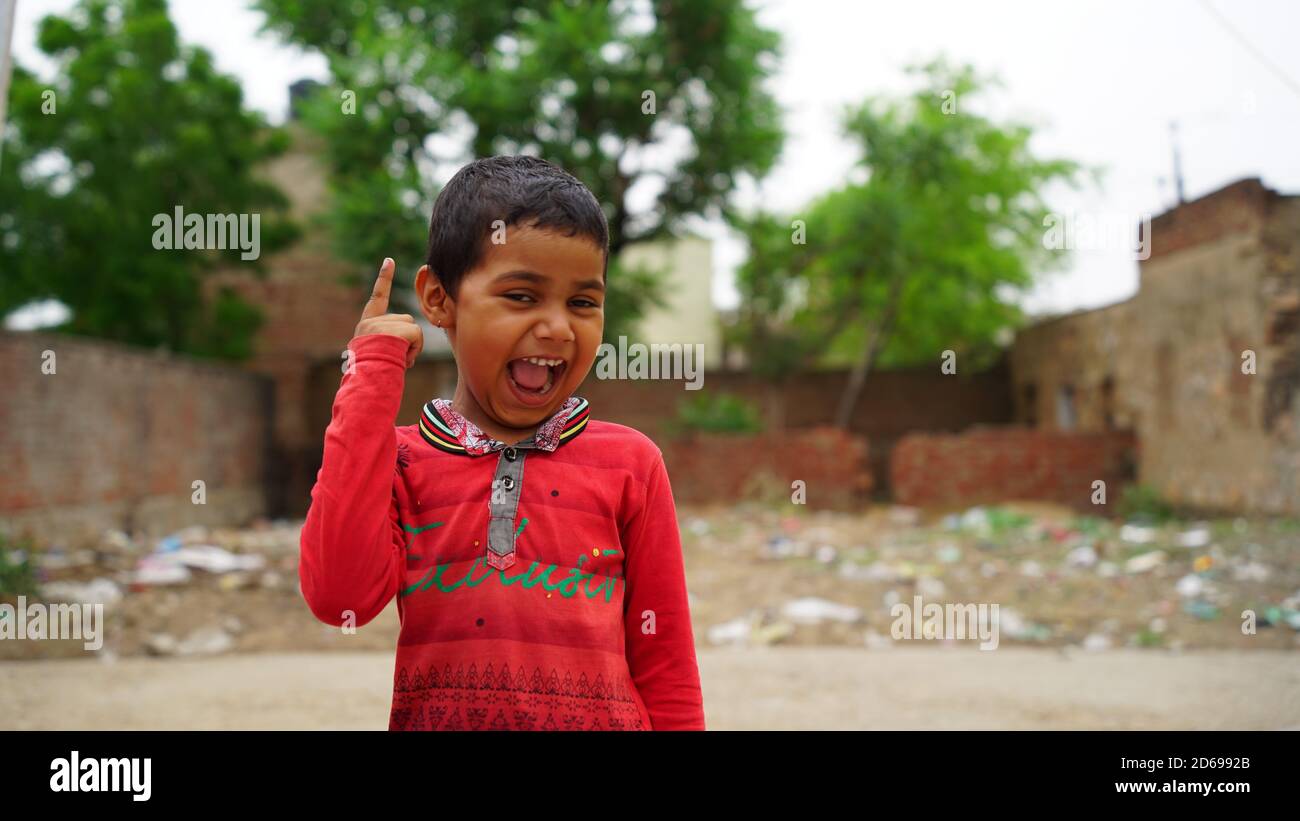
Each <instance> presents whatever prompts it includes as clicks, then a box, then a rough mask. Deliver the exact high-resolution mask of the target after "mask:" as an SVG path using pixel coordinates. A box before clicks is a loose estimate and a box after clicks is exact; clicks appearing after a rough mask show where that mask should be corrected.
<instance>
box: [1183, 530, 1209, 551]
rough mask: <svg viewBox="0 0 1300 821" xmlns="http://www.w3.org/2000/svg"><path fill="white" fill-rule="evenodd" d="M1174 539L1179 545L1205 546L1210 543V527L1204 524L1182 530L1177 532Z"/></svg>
mask: <svg viewBox="0 0 1300 821" xmlns="http://www.w3.org/2000/svg"><path fill="white" fill-rule="evenodd" d="M1176 541H1177V543H1178V546H1179V547H1192V548H1196V547H1205V546H1206V545H1208V544H1209V543H1210V529H1209V528H1208V527H1205V526H1204V525H1199V526H1197V527H1194V528H1192V529H1190V530H1184V531H1183V532H1182V533H1179V534H1178V537H1177V539H1176Z"/></svg>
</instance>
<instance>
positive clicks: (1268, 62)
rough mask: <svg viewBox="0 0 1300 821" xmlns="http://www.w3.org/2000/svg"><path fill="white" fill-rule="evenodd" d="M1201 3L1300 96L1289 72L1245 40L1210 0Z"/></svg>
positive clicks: (1263, 64)
mask: <svg viewBox="0 0 1300 821" xmlns="http://www.w3.org/2000/svg"><path fill="white" fill-rule="evenodd" d="M1201 5H1202V6H1204V7H1205V10H1206V11H1208V12H1209V13H1210V15H1211V16H1212V17H1213V18H1214V20H1215V22H1217V23H1218V24H1219V25H1220V26H1222V27H1223V30H1224V31H1226V32H1228V34H1230V35H1231V36H1232V38H1233V39H1234V40H1236V41H1237V42H1238V43H1240V44H1241V47H1242V48H1244V49H1246V51H1248V52H1250V54H1251V56H1252V57H1254V58H1255V59H1256V60H1258V61H1259V63H1260V65H1262V66H1264V67H1265V68H1267V69H1268V70H1269V71H1271V72H1273V74H1274V75H1276V76H1277V78H1278V79H1279V80H1281V81H1282V82H1283V84H1285V85H1286V87H1287V88H1289V89H1291V91H1292V92H1293V93H1294V94H1295V95H1296V96H1297V97H1300V83H1298V82H1296V81H1295V80H1294V79H1292V78H1291V76H1290V75H1289V74H1287V73H1286V72H1285V71H1283V70H1282V67H1281V66H1279V65H1278V64H1277V63H1274V62H1273V61H1272V60H1271V59H1269V57H1268V55H1267V54H1265V53H1264V52H1262V51H1260V50H1259V49H1258V48H1256V47H1255V44H1254V43H1252V42H1250V41H1249V40H1247V39H1246V36H1245V35H1244V34H1242V33H1241V31H1240V30H1238V29H1237V27H1236V26H1234V25H1233V24H1232V22H1231V21H1229V20H1228V18H1226V17H1224V16H1223V15H1222V14H1221V13H1220V12H1219V10H1218V9H1216V8H1215V7H1214V6H1213V5H1211V3H1210V0H1201Z"/></svg>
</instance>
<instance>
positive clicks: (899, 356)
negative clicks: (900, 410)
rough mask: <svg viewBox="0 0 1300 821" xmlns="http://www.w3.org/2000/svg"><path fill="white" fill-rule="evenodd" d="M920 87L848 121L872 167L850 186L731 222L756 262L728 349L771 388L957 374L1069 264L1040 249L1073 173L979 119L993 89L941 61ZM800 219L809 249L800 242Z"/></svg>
mask: <svg viewBox="0 0 1300 821" xmlns="http://www.w3.org/2000/svg"><path fill="white" fill-rule="evenodd" d="M912 72H913V73H914V74H917V75H919V76H920V79H921V80H922V84H921V87H920V88H919V89H918V90H917V91H916V92H915V93H914V94H912V95H910V96H908V97H905V98H903V99H892V100H891V99H870V100H868V101H866V102H865V103H863V104H861V105H859V106H856V107H852V108H850V109H849V110H847V111H846V112H845V114H844V119H843V128H844V133H845V134H846V136H848V137H849V138H851V139H852V140H854V141H855V142H856V143H858V145H859V146H860V147H861V150H862V156H861V159H860V161H859V163H858V168H856V169H855V170H854V172H853V174H851V175H850V180H851V181H850V182H848V183H846V184H845V185H844V186H842V187H841V188H838V189H836V190H834V191H831V192H829V193H827V194H824V195H822V196H819V197H817V198H816V199H814V200H813V201H812V202H810V203H808V205H807V206H806V207H805V208H803V209H801V210H800V211H798V212H796V213H794V214H789V215H776V214H772V213H767V212H762V213H758V214H755V215H750V216H747V217H745V218H742V219H738V220H737V221H736V225H737V226H738V227H739V228H740V230H741V231H742V232H743V233H744V235H745V236H746V238H747V240H748V242H749V245H750V253H749V258H748V260H747V261H746V263H745V264H744V265H742V266H741V268H740V269H739V271H738V274H737V280H738V282H737V286H738V289H739V290H740V293H741V297H742V304H741V310H740V312H739V323H738V326H737V328H736V329H735V330H734V331H733V339H736V340H737V341H739V342H740V343H741V344H742V345H744V347H745V348H746V350H747V352H748V354H749V359H750V361H751V362H753V363H754V364H755V366H756V368H758V369H759V370H760V371H761V372H764V373H765V375H767V376H769V377H770V378H774V379H775V378H778V377H779V376H781V375H783V374H786V373H789V372H790V371H792V370H797V369H801V368H807V367H814V366H819V365H820V366H832V365H843V364H845V363H848V362H852V363H854V364H855V365H858V366H860V367H861V368H862V370H863V371H864V372H865V371H866V370H868V369H869V368H870V367H871V366H872V365H874V364H876V363H877V362H878V363H879V364H881V365H886V366H908V365H920V364H935V363H937V361H938V357H939V354H940V352H941V351H944V350H948V349H951V350H954V351H956V352H957V354H958V357H959V360H960V362H961V363H962V367H963V368H966V367H972V366H976V367H977V366H979V365H980V364H981V363H983V362H987V361H989V360H990V359H991V358H992V357H993V356H994V355H995V354H996V351H997V344H996V340H997V337H998V335H999V334H1000V333H1001V332H1003V330H1004V329H1011V328H1013V327H1015V325H1016V324H1017V323H1018V322H1020V320H1021V316H1020V312H1019V310H1018V309H1017V308H1016V307H1015V305H1014V304H1012V301H1011V298H1012V297H1013V296H1014V295H1015V294H1016V293H1017V292H1020V291H1023V290H1024V289H1026V288H1028V287H1029V286H1030V285H1031V284H1032V281H1033V277H1032V275H1031V272H1032V271H1034V270H1037V269H1042V268H1047V267H1050V266H1051V265H1052V264H1054V263H1057V262H1059V261H1060V257H1059V256H1054V255H1052V254H1051V253H1050V252H1048V251H1047V250H1046V249H1045V248H1044V247H1043V244H1042V220H1043V217H1044V216H1046V215H1047V214H1048V213H1049V210H1048V208H1047V205H1046V203H1045V202H1044V200H1043V198H1042V191H1043V190H1044V189H1045V188H1046V187H1047V186H1049V185H1050V184H1052V183H1054V182H1058V181H1060V182H1072V181H1073V180H1074V177H1075V176H1076V174H1077V173H1078V172H1079V169H1078V166H1076V165H1075V164H1074V163H1072V162H1068V161H1064V160H1044V159H1040V158H1038V157H1036V156H1034V155H1033V153H1032V152H1031V151H1030V148H1029V142H1030V138H1031V136H1032V129H1031V128H1030V127H1029V126H1026V125H1021V124H1016V123H999V122H994V121H993V120H991V119H988V118H986V117H984V116H982V115H980V114H978V113H976V101H978V99H979V98H980V96H981V93H982V92H983V90H984V88H985V87H986V86H987V85H988V81H986V80H981V79H980V78H978V77H977V76H976V75H975V73H974V72H973V70H972V69H970V68H968V67H952V66H949V65H948V64H946V63H944V62H935V63H931V64H929V65H927V66H925V67H923V68H919V69H917V68H914V69H912ZM795 220H802V221H803V223H804V226H805V231H806V237H805V240H806V241H805V242H804V243H803V244H799V243H797V242H795V241H794V231H795V228H794V226H793V224H794V221H795Z"/></svg>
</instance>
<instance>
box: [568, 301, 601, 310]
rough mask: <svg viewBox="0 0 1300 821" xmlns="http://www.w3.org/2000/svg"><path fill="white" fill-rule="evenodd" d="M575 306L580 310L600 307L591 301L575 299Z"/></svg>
mask: <svg viewBox="0 0 1300 821" xmlns="http://www.w3.org/2000/svg"><path fill="white" fill-rule="evenodd" d="M573 302H574V304H575V305H576V306H577V307H579V308H599V307H600V305H599V304H597V303H595V302H592V301H591V300H590V299H575V300H573Z"/></svg>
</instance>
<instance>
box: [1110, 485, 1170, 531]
mask: <svg viewBox="0 0 1300 821" xmlns="http://www.w3.org/2000/svg"><path fill="white" fill-rule="evenodd" d="M1119 514H1120V516H1122V517H1124V518H1125V519H1128V520H1130V521H1135V522H1151V523H1153V524H1161V523H1164V522H1168V521H1171V520H1172V519H1173V518H1174V509H1173V506H1171V505H1170V504H1169V503H1168V502H1166V501H1165V500H1164V499H1163V498H1162V497H1161V496H1160V491H1158V490H1156V489H1155V488H1154V487H1152V486H1150V485H1137V484H1134V485H1128V486H1126V487H1125V488H1124V492H1123V494H1122V495H1121V496H1120V500H1119Z"/></svg>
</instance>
